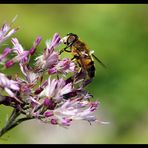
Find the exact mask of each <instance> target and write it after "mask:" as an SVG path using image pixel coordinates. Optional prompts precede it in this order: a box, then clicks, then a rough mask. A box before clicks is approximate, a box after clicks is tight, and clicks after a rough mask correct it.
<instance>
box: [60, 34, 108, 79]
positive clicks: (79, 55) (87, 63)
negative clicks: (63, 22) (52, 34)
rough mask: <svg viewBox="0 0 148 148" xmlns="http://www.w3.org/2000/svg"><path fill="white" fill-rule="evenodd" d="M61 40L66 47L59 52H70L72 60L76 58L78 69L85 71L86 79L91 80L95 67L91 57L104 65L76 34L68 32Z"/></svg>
mask: <svg viewBox="0 0 148 148" xmlns="http://www.w3.org/2000/svg"><path fill="white" fill-rule="evenodd" d="M61 42H62V43H64V44H65V45H66V47H65V48H63V49H62V50H60V54H61V53H62V52H64V51H65V52H70V53H72V54H73V56H74V57H73V58H72V60H76V61H77V63H78V65H79V67H80V69H81V70H82V71H83V72H84V71H85V72H86V76H87V77H88V80H92V79H93V78H94V77H95V71H96V69H95V65H94V60H93V58H94V59H96V60H97V61H98V62H99V63H100V64H101V65H102V66H103V67H106V66H105V65H104V64H103V63H102V62H101V60H99V59H98V58H97V57H96V56H95V55H94V54H93V52H92V51H91V50H90V49H89V48H88V47H87V46H86V44H85V43H84V42H82V41H81V40H80V39H79V37H78V36H77V35H76V34H74V33H68V34H67V35H66V36H65V37H63V38H62V39H61ZM68 48H69V49H68Z"/></svg>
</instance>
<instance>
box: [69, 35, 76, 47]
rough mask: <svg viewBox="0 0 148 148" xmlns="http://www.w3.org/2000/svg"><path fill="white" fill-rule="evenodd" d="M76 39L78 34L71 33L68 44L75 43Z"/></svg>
mask: <svg viewBox="0 0 148 148" xmlns="http://www.w3.org/2000/svg"><path fill="white" fill-rule="evenodd" d="M75 41H76V36H74V35H70V36H69V37H68V39H67V45H69V44H73V43H74V42H75Z"/></svg>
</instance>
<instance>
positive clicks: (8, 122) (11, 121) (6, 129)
mask: <svg viewBox="0 0 148 148" xmlns="http://www.w3.org/2000/svg"><path fill="white" fill-rule="evenodd" d="M19 115H20V112H19V111H18V110H16V109H14V110H13V112H12V114H11V115H10V117H9V119H8V121H7V123H6V125H5V127H4V128H2V129H1V131H0V137H1V136H2V135H3V134H5V133H6V132H7V131H8V130H9V128H10V127H11V126H12V124H13V123H14V121H15V119H16V118H17V117H18V116H19Z"/></svg>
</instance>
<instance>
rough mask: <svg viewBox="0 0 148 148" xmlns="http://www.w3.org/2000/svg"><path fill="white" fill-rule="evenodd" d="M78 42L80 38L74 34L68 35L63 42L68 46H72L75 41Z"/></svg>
mask: <svg viewBox="0 0 148 148" xmlns="http://www.w3.org/2000/svg"><path fill="white" fill-rule="evenodd" d="M77 40H78V36H77V35H76V34H73V33H68V34H67V35H66V36H65V37H64V38H62V39H61V41H62V42H63V43H64V44H66V45H67V46H71V45H72V44H73V43H74V42H75V41H77Z"/></svg>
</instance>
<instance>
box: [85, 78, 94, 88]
mask: <svg viewBox="0 0 148 148" xmlns="http://www.w3.org/2000/svg"><path fill="white" fill-rule="evenodd" d="M92 80H93V78H90V79H87V80H85V81H84V83H83V87H85V86H87V85H88V84H89V83H91V82H92Z"/></svg>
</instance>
